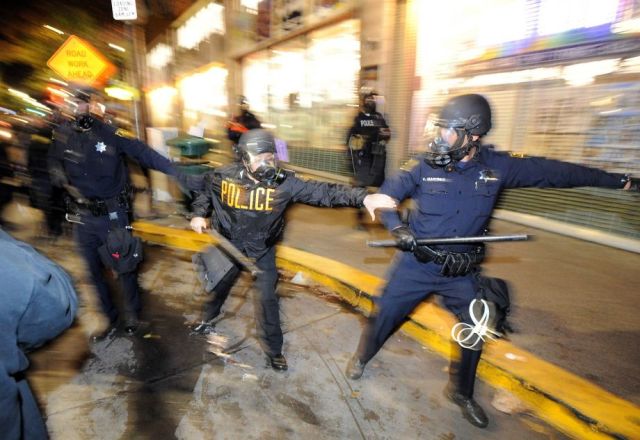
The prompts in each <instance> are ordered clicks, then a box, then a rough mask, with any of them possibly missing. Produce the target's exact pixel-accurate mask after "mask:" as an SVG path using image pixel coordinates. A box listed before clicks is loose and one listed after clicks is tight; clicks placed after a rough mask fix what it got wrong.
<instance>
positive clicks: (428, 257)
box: [413, 245, 443, 264]
mask: <svg viewBox="0 0 640 440" xmlns="http://www.w3.org/2000/svg"><path fill="white" fill-rule="evenodd" d="M413 254H414V255H415V256H416V259H417V260H418V261H419V262H421V263H428V262H429V261H435V262H437V263H438V264H441V263H440V260H441V259H442V258H443V257H442V255H441V254H440V253H439V252H438V251H436V250H434V249H432V248H430V247H429V246H425V245H420V246H416V248H415V250H414V251H413Z"/></svg>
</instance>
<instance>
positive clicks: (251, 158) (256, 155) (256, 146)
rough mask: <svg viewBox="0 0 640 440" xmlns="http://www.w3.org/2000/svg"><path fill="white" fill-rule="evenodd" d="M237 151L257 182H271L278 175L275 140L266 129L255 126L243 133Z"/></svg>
mask: <svg viewBox="0 0 640 440" xmlns="http://www.w3.org/2000/svg"><path fill="white" fill-rule="evenodd" d="M238 152H239V153H240V157H241V159H242V163H243V164H244V166H245V168H246V170H247V172H248V173H249V175H250V176H251V177H253V178H254V179H255V180H257V181H258V182H272V181H274V180H275V179H276V178H277V177H278V174H279V170H278V167H277V162H276V156H275V153H276V140H275V138H274V137H273V135H272V134H271V133H270V132H268V131H267V130H263V129H261V128H256V129H253V130H249V131H247V132H245V133H243V134H242V136H240V139H239V140H238Z"/></svg>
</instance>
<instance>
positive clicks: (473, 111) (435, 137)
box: [424, 94, 491, 171]
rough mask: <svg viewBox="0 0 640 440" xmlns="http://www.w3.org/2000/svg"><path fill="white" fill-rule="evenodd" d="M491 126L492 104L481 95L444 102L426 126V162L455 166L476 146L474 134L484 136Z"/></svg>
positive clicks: (477, 144)
mask: <svg viewBox="0 0 640 440" xmlns="http://www.w3.org/2000/svg"><path fill="white" fill-rule="evenodd" d="M490 129H491V107H490V105H489V102H488V101H487V100H486V99H485V98H484V97H483V96H481V95H476V94H469V95H461V96H456V97H455V98H452V99H450V100H449V101H447V103H446V104H445V105H444V107H443V108H442V110H441V111H440V114H439V115H438V116H431V117H430V118H429V119H428V120H427V124H426V126H425V132H424V137H425V144H426V152H425V159H424V160H425V162H426V163H427V164H428V165H430V166H432V167H434V168H436V167H443V168H445V169H446V170H447V171H451V170H453V166H454V165H455V163H456V162H459V161H460V160H462V159H463V158H464V157H465V156H466V155H467V154H469V151H470V150H471V148H473V147H479V146H480V142H479V140H478V139H476V140H474V139H473V137H474V136H484V135H485V134H487V132H489V130H490Z"/></svg>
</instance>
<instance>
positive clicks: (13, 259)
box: [0, 229, 78, 440]
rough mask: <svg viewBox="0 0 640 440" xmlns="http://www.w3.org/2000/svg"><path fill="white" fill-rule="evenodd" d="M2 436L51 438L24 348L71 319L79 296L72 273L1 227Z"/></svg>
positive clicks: (37, 343) (52, 335) (33, 439)
mask: <svg viewBox="0 0 640 440" xmlns="http://www.w3.org/2000/svg"><path fill="white" fill-rule="evenodd" d="M0 283H2V289H0V437H2V438H3V439H6V440H40V439H46V438H48V435H47V428H46V426H45V424H44V420H43V419H42V415H41V414H40V410H39V409H38V405H37V402H36V399H35V397H34V396H33V394H32V393H31V389H30V388H29V384H28V382H27V380H26V377H25V375H24V372H25V370H26V369H27V368H28V367H29V360H28V359H27V356H26V353H28V352H30V351H32V350H34V349H36V348H38V347H40V346H41V345H42V344H44V343H45V342H47V341H49V340H51V339H53V338H55V337H56V336H58V335H59V334H60V333H62V332H63V331H64V330H66V329H67V328H68V327H69V326H70V325H71V324H72V323H73V320H74V318H75V316H76V311H77V310H78V298H77V295H76V291H75V289H74V287H73V284H72V282H71V277H69V275H68V274H67V273H66V272H65V271H64V270H63V269H62V268H61V267H60V266H58V265H57V264H55V263H53V262H52V261H51V260H49V259H48V258H46V257H44V256H43V255H41V254H39V253H38V252H37V251H36V250H35V249H33V248H32V247H31V246H29V245H28V244H26V243H23V242H21V241H18V240H15V239H14V238H13V237H11V236H10V235H9V234H7V233H6V232H4V231H3V230H2V229H0Z"/></svg>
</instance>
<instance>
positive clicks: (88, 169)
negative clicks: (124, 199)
mask: <svg viewBox="0 0 640 440" xmlns="http://www.w3.org/2000/svg"><path fill="white" fill-rule="evenodd" d="M123 155H127V156H129V157H131V158H132V159H135V160H136V161H137V162H138V163H139V164H140V165H142V166H143V167H145V168H152V169H154V170H158V171H161V172H163V173H165V174H169V175H172V176H176V174H177V171H176V169H175V167H174V166H173V165H172V164H171V161H169V159H167V158H166V157H164V156H162V155H161V154H159V153H158V152H156V151H155V150H154V149H152V148H150V147H149V146H148V145H147V144H145V143H144V142H142V141H140V140H137V139H130V138H127V137H124V136H120V135H118V134H117V130H116V128H115V127H113V126H110V125H107V124H105V123H103V122H101V121H99V120H95V121H94V124H93V127H92V128H91V130H89V131H87V132H79V131H77V130H75V129H74V127H73V125H72V123H64V124H62V125H61V126H60V127H58V128H57V129H56V131H55V134H54V142H53V146H52V148H51V151H50V152H49V166H50V171H51V178H52V183H53V184H54V185H56V186H63V185H64V184H67V183H68V184H71V185H72V186H74V187H76V188H77V189H78V190H79V191H80V193H81V194H82V195H83V196H85V197H86V198H99V199H108V198H112V197H115V196H118V195H119V194H120V193H121V192H122V190H123V189H124V187H125V185H126V184H127V183H128V181H129V180H128V179H129V175H128V170H127V165H126V162H125V160H124V158H123Z"/></svg>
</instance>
